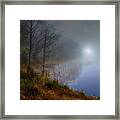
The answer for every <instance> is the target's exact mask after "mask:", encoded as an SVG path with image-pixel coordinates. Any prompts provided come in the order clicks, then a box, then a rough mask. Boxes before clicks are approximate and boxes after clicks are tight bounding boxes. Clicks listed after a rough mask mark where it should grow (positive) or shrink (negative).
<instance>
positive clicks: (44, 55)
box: [42, 30, 47, 75]
mask: <svg viewBox="0 0 120 120" xmlns="http://www.w3.org/2000/svg"><path fill="white" fill-rule="evenodd" d="M46 39H47V31H46V30H45V39H44V44H43V69H42V74H43V75H44V73H45V61H46Z"/></svg>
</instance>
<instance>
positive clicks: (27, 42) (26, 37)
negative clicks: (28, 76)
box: [20, 20, 61, 74]
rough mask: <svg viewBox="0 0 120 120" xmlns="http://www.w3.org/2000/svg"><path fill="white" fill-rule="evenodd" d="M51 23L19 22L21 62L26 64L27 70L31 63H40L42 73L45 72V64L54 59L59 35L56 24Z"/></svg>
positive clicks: (37, 21) (36, 21) (38, 21)
mask: <svg viewBox="0 0 120 120" xmlns="http://www.w3.org/2000/svg"><path fill="white" fill-rule="evenodd" d="M50 22H51V21H40V20H21V21H20V45H21V47H20V48H21V50H20V53H21V62H23V61H24V62H26V61H27V63H26V64H28V66H29V69H30V68H31V64H32V61H34V60H35V59H39V60H40V61H41V60H42V61H41V62H42V73H43V74H44V72H45V62H46V59H48V58H49V57H55V55H56V54H55V52H56V49H57V48H59V44H57V43H58V41H59V39H60V37H61V35H60V33H59V32H57V30H56V29H55V26H56V24H55V23H50Z"/></svg>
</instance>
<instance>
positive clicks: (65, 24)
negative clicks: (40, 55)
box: [52, 20, 100, 62]
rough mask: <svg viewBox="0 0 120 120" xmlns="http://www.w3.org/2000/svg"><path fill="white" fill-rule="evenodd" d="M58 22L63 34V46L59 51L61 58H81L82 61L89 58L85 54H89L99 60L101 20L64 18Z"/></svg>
mask: <svg viewBox="0 0 120 120" xmlns="http://www.w3.org/2000/svg"><path fill="white" fill-rule="evenodd" d="M52 22H53V21H52ZM54 22H56V21H54ZM56 24H57V28H56V29H57V31H59V32H60V33H62V36H63V37H62V38H61V41H62V42H63V46H62V49H61V50H60V53H59V55H60V58H61V59H68V60H72V59H80V60H81V61H82V60H83V59H84V60H85V59H87V58H85V56H86V55H87V54H89V59H91V60H93V61H94V62H99V59H100V58H99V56H100V53H99V52H100V21H99V20H73V21H71V20H66V21H65V20H64V21H57V22H56Z"/></svg>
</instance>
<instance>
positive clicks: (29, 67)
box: [28, 20, 32, 79]
mask: <svg viewBox="0 0 120 120" xmlns="http://www.w3.org/2000/svg"><path fill="white" fill-rule="evenodd" d="M31 51H32V20H31V21H30V41H29V57H28V76H29V79H31Z"/></svg>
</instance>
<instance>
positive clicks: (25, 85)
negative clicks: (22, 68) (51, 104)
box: [20, 73, 99, 100]
mask: <svg viewBox="0 0 120 120" xmlns="http://www.w3.org/2000/svg"><path fill="white" fill-rule="evenodd" d="M20 99H21V100H99V97H96V96H87V95H86V94H85V92H82V91H75V90H73V89H71V88H69V87H68V86H66V85H63V84H60V83H59V82H58V81H57V80H50V78H49V77H48V76H38V75H35V74H34V75H33V74H31V75H30V76H29V75H28V74H26V73H21V80H20Z"/></svg>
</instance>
